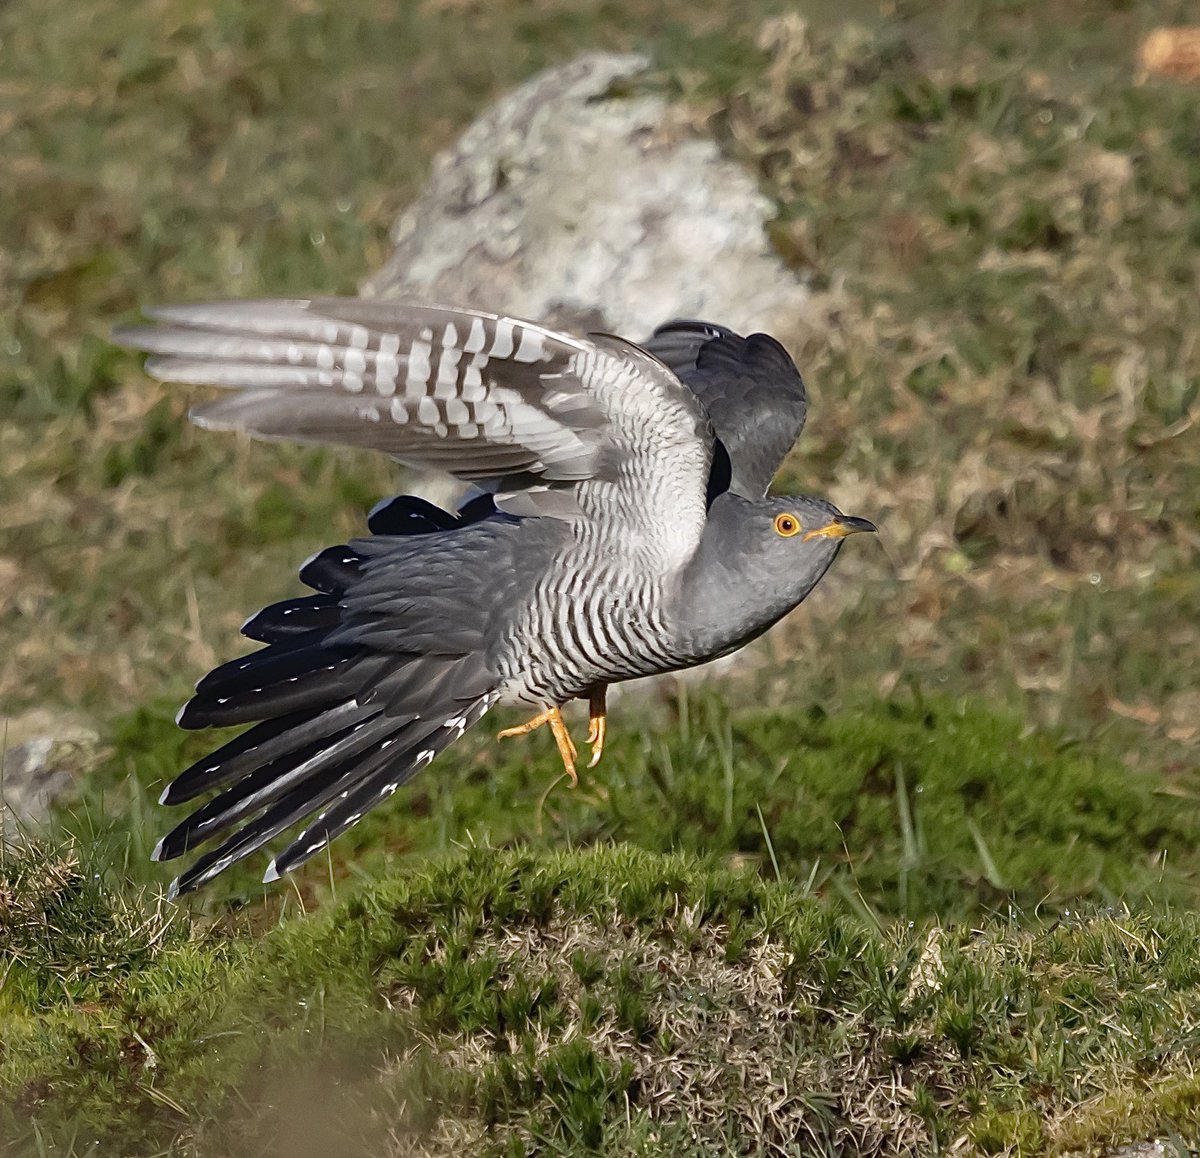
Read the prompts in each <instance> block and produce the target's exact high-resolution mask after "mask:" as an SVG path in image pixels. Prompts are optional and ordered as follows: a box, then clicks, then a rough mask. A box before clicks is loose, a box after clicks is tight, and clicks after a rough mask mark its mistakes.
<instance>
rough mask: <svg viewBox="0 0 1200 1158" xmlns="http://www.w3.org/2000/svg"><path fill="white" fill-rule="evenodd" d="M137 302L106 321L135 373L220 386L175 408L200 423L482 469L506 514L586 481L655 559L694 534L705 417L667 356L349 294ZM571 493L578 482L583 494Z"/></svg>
mask: <svg viewBox="0 0 1200 1158" xmlns="http://www.w3.org/2000/svg"><path fill="white" fill-rule="evenodd" d="M149 316H150V317H151V318H153V319H154V320H155V321H156V322H158V323H159V324H158V325H151V326H142V327H135V328H131V329H125V330H121V331H118V333H117V335H116V337H117V340H118V341H120V342H123V343H125V344H126V345H130V346H134V347H136V348H138V349H141V350H145V351H147V352H149V353H150V354H152V355H154V356H153V357H151V358H150V359H149V360H148V361H147V364H146V368H147V371H148V372H149V373H150V374H151V375H153V376H154V377H156V378H159V379H161V380H163V381H167V382H194V383H196V384H198V385H212V386H220V387H224V388H226V389H228V390H229V391H230V393H229V394H228V395H227V396H225V397H223V398H220V399H218V400H217V401H215V402H209V403H206V404H203V405H201V406H199V407H197V408H196V409H194V410H193V411H192V419H193V421H195V422H196V423H197V424H198V425H200V426H203V427H208V428H210V429H218V430H243V431H246V432H248V433H250V434H253V435H256V436H258V437H260V438H271V439H286V440H289V441H301V442H323V443H335V444H341V445H346V446H359V447H367V448H370V449H374V450H379V451H382V452H384V453H385V454H389V455H392V456H393V457H394V458H396V459H398V460H399V461H401V462H404V463H406V464H408V465H410V466H417V467H427V468H436V469H441V470H445V471H448V472H449V473H450V474H453V475H456V476H457V477H459V478H461V479H465V480H470V481H479V480H490V481H493V482H494V483H495V484H496V486H497V490H498V494H497V502H498V504H499V505H501V506H502V507H504V509H507V510H509V511H511V512H513V513H517V514H538V515H560V516H564V517H573V518H578V517H581V515H582V516H584V517H590V518H593V519H594V518H596V517H597V516H598V515H599V514H600V513H601V512H600V511H599V510H598V509H597V507H596V503H595V501H594V500H595V498H596V497H598V496H603V498H604V501H605V502H607V503H608V504H609V507H608V514H609V516H610V518H611V520H612V522H613V527H612V532H613V534H614V537H616V538H620V537H622V536H624V535H632V536H633V537H637V538H646V539H654V538H655V537H662V538H663V539H664V540H665V541H670V543H671V546H672V551H671V555H672V556H673V558H672V559H671V560H664V562H678V561H682V560H681V559H680V558H679V556H680V555H686V554H690V550H691V549H692V548H693V547H694V544H695V543H696V542H698V540H699V536H700V533H701V531H702V529H703V524H704V517H705V506H704V491H705V483H706V480H707V476H708V467H709V459H710V456H711V454H712V441H713V440H712V431H711V427H710V425H709V421H708V418H707V416H706V415H705V413H704V410H703V407H702V406H700V405H698V404H697V400H696V397H695V396H694V395H693V394H692V392H691V391H689V390H688V389H687V388H686V387H685V386H683V385H682V384H681V383H680V381H679V379H678V378H677V377H676V376H675V375H674V374H673V373H672V372H671V371H670V370H669V369H667V368H666V367H665V366H664V365H663V364H662V363H661V362H659V361H657V360H656V359H655V358H652V357H650V356H649V355H647V354H646V353H645V352H644V351H642V350H640V349H639V348H638V347H636V346H633V345H631V344H629V343H625V342H622V341H620V340H619V339H612V338H606V337H601V336H595V337H593V338H592V339H582V338H576V337H572V336H570V335H568V334H562V333H558V332H555V331H553V330H549V329H546V328H545V327H542V326H539V325H536V324H535V323H532V322H526V321H521V320H519V319H515V318H509V317H503V316H498V315H496V314H489V313H483V312H480V311H476V310H466V309H456V308H452V307H447V306H438V305H430V304H426V303H419V302H405V301H391V300H387V301H385V300H379V301H375V300H365V299H359V298H323V299H316V300H312V301H306V300H296V301H287V300H274V301H247V302H222V303H214V304H201V305H187V306H172V307H169V308H165V309H159V310H154V311H152V312H151V313H150V315H149ZM585 480H586V481H587V482H588V484H589V485H588V486H587V487H586V488H585V489H584V490H583V491H580V490H579V489H578V488H576V487H575V484H576V483H580V482H584V481H585ZM564 492H566V493H565V494H564ZM577 494H578V495H580V496H584V495H586V496H590V499H591V500H592V501H588V502H586V503H584V504H583V506H584V507H586V508H590V509H586V510H581V507H580V505H578V504H577V503H576V502H575V498H576V495H577ZM677 553H678V554H677Z"/></svg>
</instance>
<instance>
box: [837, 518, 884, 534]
mask: <svg viewBox="0 0 1200 1158" xmlns="http://www.w3.org/2000/svg"><path fill="white" fill-rule="evenodd" d="M838 525H839V526H841V527H842V528H843V533H844V534H847V535H854V534H857V533H858V532H859V531H878V530H879V528H878V527H877V526H876V525H875V524H874V523H872V522H870V520H868V519H860V518H859V517H858V516H857V515H843V516H842V517H841V518H840V519H838Z"/></svg>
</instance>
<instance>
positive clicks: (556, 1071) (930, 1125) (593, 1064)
mask: <svg viewBox="0 0 1200 1158" xmlns="http://www.w3.org/2000/svg"><path fill="white" fill-rule="evenodd" d="M49 863H52V858H51V859H50V860H43V862H42V870H41V871H42V872H43V873H44V872H45V865H46V864H49ZM35 869H36V866H35V865H34V864H33V862H29V861H27V862H25V863H24V868H22V869H21V870H20V871H21V872H23V873H25V874H26V875H25V876H24V877H21V878H20V881H18V878H17V877H13V876H11V875H10V878H9V885H8V886H7V887H8V889H9V892H8V894H7V895H9V896H10V897H11V896H18V897H24V896H28V895H33V893H36V889H33V890H32V892H31V886H30V884H29V882H30V880H31V879H32V878H31V877H30V876H29V874H30V873H31V872H35ZM14 882H17V883H16V884H14ZM21 882H24V883H21ZM59 892H60V896H59V900H58V908H57V910H56V917H55V921H54V923H53V925H52V926H48V927H47V928H48V932H47V936H48V937H49V938H50V941H49V942H47V945H49V944H50V943H57V945H58V949H59V951H60V953H63V954H65V953H68V952H75V951H76V948H77V942H76V941H74V940H72V937H73V936H74V933H73V932H72V931H73V930H74V929H75V928H76V926H85V925H86V926H90V925H94V924H95V920H96V912H97V905H98V904H100V905H102V904H103V902H104V901H105V900H106V901H107V904H108V910H107V915H106V920H107V922H108V924H109V926H110V927H113V926H120V927H121V928H122V929H124V930H125V933H124V934H123V936H125V937H126V939H125V940H122V939H121V938H120V937H118V938H115V939H112V938H110V939H109V940H108V941H107V942H106V943H105V947H104V949H103V952H101V953H100V954H98V955H97V957H96V959H95V961H94V965H93V971H94V973H95V974H96V975H97V976H103V977H105V978H107V980H105V981H104V982H103V983H102V988H100V989H97V988H95V984H97V983H96V982H93V981H88V980H87V979H82V980H81V979H79V978H73V979H71V978H68V979H67V984H68V985H69V986H70V985H73V986H75V988H74V989H73V990H71V992H72V993H73V994H75V995H76V999H75V1000H73V1001H72V1002H71V1003H70V1004H63V1003H61V1002H59V1003H58V1004H57V1005H50V1004H47V1002H46V1001H45V998H44V996H43V994H42V991H40V990H39V989H38V988H37V987H34V986H30V985H28V984H26V983H24V982H22V983H21V984H20V985H18V986H17V987H16V988H15V989H13V990H12V991H11V992H10V993H9V994H8V1008H7V1010H6V1013H7V1016H6V1019H5V1031H4V1051H3V1054H2V1056H0V1091H3V1098H2V1099H0V1105H3V1106H4V1107H5V1108H4V1109H3V1110H0V1122H2V1123H3V1131H4V1134H5V1137H6V1138H7V1140H8V1143H9V1147H10V1148H9V1149H8V1150H7V1151H6V1152H9V1153H13V1154H19V1153H23V1152H26V1150H27V1149H28V1148H29V1147H31V1146H32V1145H33V1135H32V1134H31V1132H30V1131H31V1130H32V1129H33V1128H35V1127H36V1130H37V1131H38V1132H39V1133H40V1136H41V1137H42V1138H43V1140H51V1141H53V1142H55V1144H56V1145H60V1146H66V1145H68V1144H69V1140H70V1138H71V1137H72V1136H75V1135H76V1133H78V1136H79V1137H83V1136H84V1134H83V1131H86V1136H87V1137H88V1138H89V1139H96V1140H98V1142H99V1144H100V1146H101V1148H102V1150H103V1151H104V1152H143V1151H149V1150H154V1152H158V1150H156V1149H155V1148H161V1149H163V1150H164V1151H165V1152H167V1153H171V1154H181V1155H182V1154H191V1153H223V1154H235V1155H241V1154H242V1153H250V1152H254V1151H255V1150H256V1149H257V1148H261V1147H263V1146H267V1147H270V1146H272V1145H273V1144H276V1143H278V1141H279V1138H280V1137H281V1136H284V1135H286V1133H287V1129H288V1128H289V1127H288V1126H287V1123H286V1122H285V1121H284V1120H283V1118H286V1117H288V1116H289V1115H291V1116H292V1117H294V1116H295V1115H299V1116H300V1118H301V1119H302V1120H303V1119H304V1115H305V1114H306V1113H307V1115H308V1118H310V1119H312V1126H311V1128H312V1129H318V1128H319V1129H320V1130H325V1131H328V1130H331V1129H334V1128H335V1127H336V1129H338V1130H342V1131H344V1132H345V1136H346V1139H347V1141H346V1145H347V1146H350V1147H351V1148H352V1149H353V1148H355V1147H358V1146H359V1145H362V1146H364V1147H367V1146H369V1145H375V1144H377V1143H378V1144H382V1142H380V1141H379V1139H380V1138H382V1137H383V1135H378V1136H377V1135H376V1134H374V1133H373V1131H374V1130H375V1127H376V1125H378V1124H379V1123H380V1122H381V1121H383V1122H387V1123H390V1126H389V1127H388V1128H390V1129H393V1130H399V1131H401V1132H402V1133H405V1134H407V1135H408V1136H410V1138H411V1139H412V1140H413V1141H414V1144H415V1145H417V1147H418V1152H420V1153H426V1152H428V1153H435V1152H438V1150H437V1144H436V1143H435V1142H434V1141H433V1139H434V1138H436V1137H440V1136H441V1135H440V1134H439V1131H440V1130H442V1129H443V1127H444V1126H445V1125H447V1124H448V1123H450V1122H451V1121H454V1122H457V1123H458V1124H459V1125H458V1126H457V1127H455V1128H456V1129H459V1130H461V1131H465V1134H464V1135H463V1136H464V1137H472V1138H474V1139H475V1141H476V1145H475V1151H474V1152H478V1153H482V1154H490V1153H497V1154H499V1153H525V1152H530V1148H534V1149H536V1148H537V1147H538V1146H550V1147H552V1148H557V1152H561V1153H569V1154H585V1153H593V1152H603V1153H630V1154H632V1153H640V1152H643V1151H642V1150H641V1149H640V1147H641V1146H642V1145H643V1144H645V1142H646V1139H647V1138H649V1137H650V1136H658V1137H660V1138H661V1137H670V1136H672V1132H673V1131H678V1130H679V1129H681V1128H683V1127H684V1126H685V1125H686V1126H687V1128H688V1129H691V1130H692V1131H693V1133H694V1132H695V1131H697V1130H698V1131H699V1134H695V1133H694V1141H695V1140H696V1139H704V1138H707V1139H708V1143H707V1145H709V1146H710V1148H711V1146H713V1145H715V1144H716V1143H717V1140H718V1139H720V1138H723V1137H738V1136H745V1134H744V1131H745V1129H746V1123H747V1122H749V1121H751V1120H756V1121H758V1123H759V1129H760V1130H761V1131H762V1138H763V1140H769V1139H770V1138H772V1137H776V1136H778V1137H781V1138H782V1137H784V1136H785V1135H786V1133H787V1132H788V1131H795V1130H801V1131H802V1132H804V1133H805V1134H807V1135H809V1136H811V1137H813V1138H816V1139H825V1140H826V1142H828V1143H829V1145H834V1144H835V1143H836V1144H838V1145H841V1146H842V1147H843V1152H859V1150H856V1149H855V1147H859V1148H860V1149H861V1148H866V1149H871V1150H872V1152H880V1153H907V1152H909V1151H908V1150H907V1149H906V1148H905V1146H903V1145H900V1141H902V1140H903V1139H905V1138H907V1139H908V1140H909V1142H910V1143H911V1144H913V1145H916V1146H917V1147H918V1149H921V1148H922V1147H927V1146H930V1145H932V1141H931V1140H932V1139H933V1138H935V1137H940V1138H943V1139H945V1138H951V1137H958V1136H961V1135H962V1134H963V1133H964V1132H965V1133H967V1134H968V1135H969V1136H970V1137H971V1138H972V1139H973V1140H974V1144H975V1145H976V1146H977V1147H978V1148H979V1149H980V1150H981V1151H982V1152H992V1153H999V1152H1015V1149H1019V1150H1020V1152H1021V1153H1028V1154H1037V1153H1049V1152H1051V1151H1053V1150H1055V1149H1056V1147H1057V1146H1058V1145H1059V1144H1060V1142H1061V1141H1062V1140H1063V1139H1065V1138H1067V1137H1071V1138H1074V1139H1076V1140H1079V1139H1082V1138H1086V1137H1098V1136H1100V1135H1099V1134H1098V1133H1097V1131H1099V1130H1101V1129H1103V1131H1104V1132H1105V1133H1104V1135H1103V1136H1104V1137H1106V1138H1107V1139H1110V1140H1111V1139H1118V1138H1120V1137H1136V1136H1137V1131H1138V1130H1140V1129H1143V1128H1145V1124H1146V1123H1147V1122H1149V1121H1151V1120H1152V1119H1153V1120H1154V1121H1156V1122H1158V1123H1160V1124H1162V1123H1165V1124H1168V1125H1169V1126H1170V1128H1171V1129H1174V1130H1175V1131H1176V1132H1177V1133H1179V1134H1180V1135H1181V1136H1190V1135H1192V1134H1195V1133H1196V1131H1197V1130H1200V1117H1198V1116H1197V1111H1196V1106H1197V1100H1196V1098H1195V1094H1194V1084H1193V1085H1192V1086H1191V1087H1189V1086H1188V1085H1187V1082H1186V1081H1184V1080H1182V1076H1181V1074H1180V1072H1179V1066H1180V1065H1186V1059H1187V1058H1188V1057H1189V1056H1190V1051H1191V1050H1192V1049H1193V1048H1194V1043H1195V1040H1196V1035H1197V1033H1198V1032H1200V1031H1198V1029H1197V1026H1198V1025H1200V967H1197V966H1196V964H1195V962H1194V953H1193V951H1192V950H1193V947H1194V943H1195V938H1196V937H1197V935H1200V928H1198V927H1197V922H1196V919H1195V918H1194V917H1193V916H1182V915H1181V916H1162V915H1159V916H1157V917H1155V918H1149V917H1130V916H1111V915H1105V914H1095V915H1089V916H1085V917H1082V918H1079V919H1078V920H1076V921H1075V922H1073V923H1071V924H1069V925H1066V924H1061V923H1056V924H1055V925H1053V926H1049V927H1047V928H1044V929H1039V928H1036V927H1035V928H1033V929H1024V928H1022V927H1020V926H1018V925H1015V924H1012V923H1007V922H1000V921H988V922H983V923H982V924H979V925H977V926H975V927H974V928H969V927H967V926H962V927H947V928H943V929H938V930H934V931H932V932H930V933H928V934H927V933H925V932H923V931H921V930H913V931H905V930H903V929H898V930H893V931H891V932H889V933H887V934H886V935H885V934H881V933H880V932H878V931H875V930H873V929H871V928H870V927H867V926H863V925H859V924H858V923H857V922H856V921H855V920H854V919H853V918H850V917H847V916H845V915H843V914H838V913H837V912H836V911H834V910H833V909H831V908H830V907H829V906H827V905H824V904H822V903H820V902H819V901H817V900H815V899H807V900H806V899H802V898H800V897H798V896H797V894H796V893H795V891H794V890H792V889H790V888H789V887H788V886H787V885H785V884H768V883H763V882H759V881H755V880H753V879H752V878H748V877H747V876H746V875H745V874H744V873H741V872H731V871H728V870H720V869H712V868H706V867H704V866H702V865H701V864H699V863H698V862H696V861H695V860H691V859H687V858H682V857H661V856H656V855H652V854H649V853H644V852H639V851H637V850H634V849H630V848H613V849H603V848H602V849H596V850H592V851H580V852H572V853H543V854H534V853H529V852H520V851H517V852H508V853H503V852H495V851H487V850H476V851H474V852H471V853H468V854H467V855H465V856H455V857H451V858H448V859H445V860H439V861H436V862H432V863H428V864H425V865H424V866H420V867H417V866H414V868H413V869H412V870H411V871H407V872H403V873H401V874H399V875H397V876H395V877H394V878H393V879H391V880H388V881H386V882H380V883H378V884H376V885H371V886H369V887H363V888H360V889H359V890H358V891H357V892H356V893H355V894H354V896H353V897H350V898H348V899H347V900H346V901H345V902H343V903H341V904H340V905H336V906H333V907H331V908H329V909H327V910H326V911H324V912H323V913H321V914H320V915H318V916H316V917H306V918H296V919H291V920H287V921H284V922H283V923H281V924H280V925H278V926H276V927H275V928H272V929H270V930H268V931H267V932H266V933H265V934H263V935H261V936H257V937H256V936H253V935H252V934H251V933H250V931H249V930H248V929H243V930H241V931H236V930H228V931H226V932H225V933H223V934H220V935H217V934H215V933H213V932H209V933H204V932H203V931H202V930H201V929H200V928H199V927H198V926H194V927H192V928H191V929H188V928H187V927H186V921H184V920H182V919H180V918H178V917H177V918H176V923H175V925H174V926H173V931H171V932H170V934H169V935H162V933H161V931H162V929H163V922H162V914H157V915H155V916H154V919H153V920H150V919H149V918H150V917H151V916H152V915H153V910H150V911H149V912H143V913H142V914H141V919H142V921H143V924H142V928H143V939H142V942H141V944H135V943H134V942H133V941H130V940H129V939H128V933H129V931H130V930H131V929H133V928H134V921H133V918H132V914H133V912H134V911H135V910H136V908H137V906H138V904H139V902H138V901H137V899H136V898H134V897H124V898H117V897H116V896H115V895H113V894H111V893H104V894H96V893H93V894H91V895H90V896H89V895H88V894H87V892H86V890H85V889H81V888H74V887H70V888H65V889H61V890H59ZM629 894H634V895H635V896H636V898H637V899H636V900H635V901H634V903H633V904H632V905H627V904H626V899H627V896H628V895H629ZM649 897H655V898H658V901H657V902H656V903H654V904H648V903H647V900H646V898H649ZM10 903H11V902H10ZM140 903H141V904H144V903H145V902H144V901H143V902H140ZM682 913H686V914H688V916H687V919H686V920H682V921H681V920H679V919H678V915H679V914H682ZM671 914H673V915H675V917H676V919H675V920H674V921H672V920H669V919H666V918H667V917H668V916H669V915H671ZM735 927H740V929H741V941H742V950H741V952H740V953H739V959H740V962H741V963H740V964H731V963H730V961H729V959H728V954H727V953H726V947H727V945H728V943H729V940H730V937H731V930H732V929H734V928H735ZM55 938H61V940H58V941H57V942H55ZM44 948H45V946H43V949H44ZM581 954H586V955H588V956H589V957H590V960H591V961H592V962H593V965H592V967H590V968H588V969H586V970H585V971H586V973H587V975H588V976H589V977H590V978H591V980H590V982H589V983H588V985H587V986H586V987H585V986H583V985H582V984H581V983H580V980H579V976H578V963H579V962H580V960H582V959H583V958H582V957H581ZM44 955H45V956H47V959H48V958H49V957H50V956H52V955H51V954H44ZM47 968H49V967H47ZM89 985H91V986H92V988H88V986H89ZM589 1009H590V1013H587V1010H589ZM585 1014H586V1016H587V1019H588V1020H587V1032H586V1035H585V1034H583V1033H581V1028H582V1027H583V1025H584V1018H585ZM34 1015H36V1016H34ZM1131 1041H1142V1042H1144V1043H1145V1044H1146V1047H1147V1048H1148V1050H1152V1052H1148V1053H1147V1054H1146V1055H1145V1062H1148V1063H1149V1064H1145V1062H1143V1061H1142V1060H1140V1059H1139V1057H1138V1056H1137V1055H1136V1053H1135V1054H1131V1053H1130V1048H1129V1044H1130V1042H1131ZM750 1059H753V1062H752V1064H751V1061H750ZM748 1065H749V1066H750V1068H749V1069H747V1068H746V1067H747V1066H748ZM664 1081H666V1082H669V1083H670V1089H671V1091H672V1093H671V1095H670V1097H669V1098H666V1100H663V1094H664V1090H665V1087H663V1086H662V1083H663V1082H664ZM314 1083H315V1084H316V1085H320V1086H321V1087H323V1088H326V1089H327V1090H328V1091H330V1097H329V1098H324V1099H323V1100H322V1103H321V1104H322V1107H323V1108H322V1111H321V1113H320V1114H316V1115H314V1114H313V1112H312V1110H311V1109H307V1110H306V1109H305V1108H304V1107H305V1104H306V1102H309V1101H311V1100H312V1098H313V1097H314V1096H315V1095H314V1094H313V1092H312V1091H313V1090H314V1089H315V1085H314ZM881 1083H882V1085H881ZM889 1083H890V1084H889ZM884 1086H887V1088H890V1089H891V1090H892V1092H893V1096H889V1097H888V1098H883V1099H881V1098H880V1096H879V1093H878V1091H879V1090H880V1089H882V1088H884ZM784 1088H786V1089H788V1090H789V1091H790V1093H789V1094H787V1095H786V1096H782V1097H780V1096H779V1094H778V1093H777V1092H776V1093H772V1091H777V1090H778V1089H784ZM1114 1090H1121V1091H1123V1092H1122V1093H1121V1095H1120V1096H1119V1097H1118V1096H1116V1095H1114V1094H1113V1093H1112V1091H1114ZM1189 1090H1190V1092H1189ZM934 1091H936V1092H934ZM417 1094H419V1097H418V1096H416V1095H417ZM868 1094H869V1095H870V1096H868ZM773 1098H774V1099H777V1100H775V1101H772V1099H773ZM281 1107H292V1109H291V1110H289V1111H288V1112H287V1113H285V1114H283V1117H281ZM295 1125H296V1123H295V1122H292V1127H293V1128H294V1127H295ZM1158 1128H1161V1126H1160V1127H1158ZM888 1129H892V1130H895V1131H897V1133H896V1135H895V1138H896V1141H895V1143H893V1142H887V1143H885V1144H884V1145H883V1147H882V1149H879V1148H877V1147H875V1148H873V1147H872V1144H871V1142H870V1139H871V1138H873V1137H887V1135H886V1133H885V1134H884V1135H880V1134H879V1131H881V1130H885V1131H886V1130H888ZM372 1138H375V1142H372V1141H371V1139H372ZM638 1138H641V1139H642V1141H641V1142H639V1141H638ZM921 1138H923V1139H925V1141H924V1143H921V1142H920V1139H921ZM839 1140H840V1141H839ZM821 1145H825V1142H822V1143H821ZM421 1147H427V1149H422V1148H421ZM522 1147H525V1149H524V1150H523V1149H522ZM1006 1148H1007V1149H1006ZM30 1152H32V1150H30ZM353 1152H358V1151H357V1149H353ZM363 1152H364V1153H366V1152H378V1151H376V1150H370V1149H364V1150H363ZM389 1152H390V1151H389Z"/></svg>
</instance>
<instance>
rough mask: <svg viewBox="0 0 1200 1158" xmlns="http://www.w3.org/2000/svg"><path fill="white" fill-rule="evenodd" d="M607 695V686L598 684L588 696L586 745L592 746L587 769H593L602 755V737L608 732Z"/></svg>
mask: <svg viewBox="0 0 1200 1158" xmlns="http://www.w3.org/2000/svg"><path fill="white" fill-rule="evenodd" d="M607 695H608V685H607V684H600V685H599V687H595V688H593V689H592V692H591V695H589V696H588V743H589V744H591V746H592V758H591V759H590V760H589V761H588V767H589V768H595V767H596V765H597V764H599V763H600V757H601V756H603V755H604V736H605V733H606V732H607V731H608V707H607V705H606V703H605V699H606V697H607Z"/></svg>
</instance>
